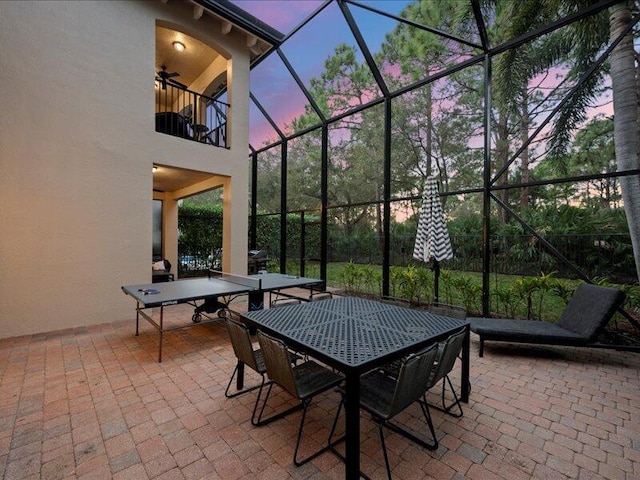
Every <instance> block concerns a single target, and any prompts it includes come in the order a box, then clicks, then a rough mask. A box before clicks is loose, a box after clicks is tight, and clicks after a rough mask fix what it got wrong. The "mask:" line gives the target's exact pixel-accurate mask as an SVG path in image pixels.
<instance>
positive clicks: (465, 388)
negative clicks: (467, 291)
mask: <svg viewBox="0 0 640 480" xmlns="http://www.w3.org/2000/svg"><path fill="white" fill-rule="evenodd" d="M470 348H471V334H470V331H469V326H468V325H467V331H466V333H465V335H464V344H463V345H462V362H461V363H462V365H461V369H462V372H461V378H462V387H461V392H460V397H461V398H460V399H461V400H462V401H463V402H464V403H469V350H470Z"/></svg>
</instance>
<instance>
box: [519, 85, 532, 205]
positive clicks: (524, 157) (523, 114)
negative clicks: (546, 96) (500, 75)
mask: <svg viewBox="0 0 640 480" xmlns="http://www.w3.org/2000/svg"><path fill="white" fill-rule="evenodd" d="M520 119H521V120H520V141H522V144H523V145H524V144H525V142H526V141H527V140H529V124H530V123H531V120H530V118H529V93H528V92H527V88H526V86H525V87H524V88H523V89H522V100H521V103H520ZM520 175H521V178H520V181H521V182H522V183H529V180H530V175H529V149H528V148H525V149H524V150H522V153H521V154H520ZM528 206H529V187H522V188H521V189H520V207H521V208H525V207H528Z"/></svg>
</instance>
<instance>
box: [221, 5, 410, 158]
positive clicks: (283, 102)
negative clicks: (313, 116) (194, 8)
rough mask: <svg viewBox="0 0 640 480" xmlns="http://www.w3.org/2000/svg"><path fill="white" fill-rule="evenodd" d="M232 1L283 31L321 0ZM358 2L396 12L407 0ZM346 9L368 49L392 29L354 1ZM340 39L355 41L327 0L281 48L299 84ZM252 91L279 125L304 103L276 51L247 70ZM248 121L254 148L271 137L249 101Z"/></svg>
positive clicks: (374, 49) (321, 64) (375, 46)
mask: <svg viewBox="0 0 640 480" xmlns="http://www.w3.org/2000/svg"><path fill="white" fill-rule="evenodd" d="M232 3H234V4H235V5H237V6H238V7H240V8H242V9H243V10H245V11H247V12H248V13H250V14H251V15H253V16H255V17H257V18H259V19H260V20H262V21H263V22H265V23H267V24H268V25H270V26H272V27H273V28H275V29H277V30H279V31H280V32H281V33H283V34H285V35H287V34H289V32H291V31H292V30H293V29H294V28H295V27H296V26H298V25H299V24H300V23H301V22H302V21H304V20H305V19H306V18H307V17H308V16H309V15H310V14H311V13H313V12H314V11H315V10H316V9H317V8H318V7H320V6H321V5H322V4H323V3H324V0H232ZM362 3H364V4H367V5H370V6H372V7H374V8H376V9H378V10H382V11H384V12H388V13H390V14H393V15H397V14H398V13H399V12H400V11H401V10H402V9H403V8H404V7H405V6H406V5H407V4H408V3H410V0H375V1H365V2H362ZM350 9H351V11H352V13H353V16H354V18H355V20H356V22H357V24H358V27H359V28H360V30H361V32H362V35H363V37H364V38H365V40H366V41H367V44H368V45H369V48H370V49H371V51H372V52H373V53H375V52H377V51H378V50H379V49H380V45H381V44H382V42H383V41H384V38H385V35H386V34H387V33H389V32H391V31H392V30H393V28H394V27H395V26H396V24H397V22H395V21H393V20H391V19H388V18H387V17H385V16H383V15H378V14H375V13H372V12H369V11H367V10H364V9H362V8H358V7H355V6H353V5H350ZM340 43H346V44H348V45H353V46H356V41H355V39H354V38H353V36H352V34H351V31H350V30H349V27H348V25H347V23H346V21H345V20H344V17H343V15H342V13H341V12H340V9H339V7H338V6H337V4H336V3H332V4H330V5H329V6H328V7H327V8H325V9H324V10H323V12H322V13H321V14H320V15H319V16H317V17H316V18H315V19H314V20H313V21H312V22H310V23H309V24H308V25H306V26H305V27H304V28H303V29H301V30H300V31H299V32H298V33H296V34H295V35H293V36H292V37H291V38H290V39H289V40H287V41H286V42H285V43H284V45H283V46H282V51H283V52H284V54H285V55H286V57H287V59H288V60H289V62H290V63H291V65H292V66H293V68H294V69H295V70H296V72H297V73H298V75H299V76H300V77H301V79H302V81H303V83H304V84H305V85H306V86H308V85H309V81H310V79H311V78H313V77H317V76H319V75H320V74H321V72H322V71H323V70H324V62H325V60H326V59H327V58H329V57H330V56H331V55H332V54H333V52H334V50H335V48H336V46H337V45H339V44H340ZM360 60H363V59H362V58H361V59H360ZM251 91H252V93H253V94H254V95H255V96H256V98H257V99H258V101H259V102H260V103H261V104H262V106H263V107H264V108H265V109H266V110H267V111H268V112H269V114H270V115H271V116H272V118H273V120H274V121H275V122H276V123H277V124H278V126H279V128H281V129H284V128H285V125H286V124H287V123H289V122H290V121H291V119H292V118H295V117H296V116H298V115H300V114H301V113H303V112H304V105H305V104H306V103H307V101H306V99H305V98H304V96H303V94H302V92H301V91H300V89H299V88H298V86H297V85H296V84H295V81H294V80H293V78H292V77H291V76H290V75H289V73H288V72H287V70H286V67H285V66H284V64H283V63H282V61H281V60H280V58H279V57H278V56H277V55H271V56H270V57H269V58H268V59H267V60H266V61H263V62H262V63H261V64H260V65H258V66H257V67H256V68H255V69H254V70H253V71H252V74H251ZM250 122H251V131H250V142H251V144H252V145H253V147H254V148H260V147H261V146H262V145H263V144H264V142H265V140H267V139H268V138H271V139H273V138H274V137H275V135H276V134H275V131H274V130H273V129H272V128H271V126H270V125H269V124H268V123H267V121H266V120H264V117H263V116H262V114H261V113H260V111H259V110H258V109H257V108H256V107H255V106H254V105H253V104H252V105H251V117H250Z"/></svg>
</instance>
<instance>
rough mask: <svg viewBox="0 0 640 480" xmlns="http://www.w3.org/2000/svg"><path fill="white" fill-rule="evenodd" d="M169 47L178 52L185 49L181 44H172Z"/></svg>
mask: <svg viewBox="0 0 640 480" xmlns="http://www.w3.org/2000/svg"><path fill="white" fill-rule="evenodd" d="M171 45H173V48H175V49H176V50H177V51H178V52H184V51H185V50H186V48H187V47H185V46H184V43H182V42H173V43H172V44H171Z"/></svg>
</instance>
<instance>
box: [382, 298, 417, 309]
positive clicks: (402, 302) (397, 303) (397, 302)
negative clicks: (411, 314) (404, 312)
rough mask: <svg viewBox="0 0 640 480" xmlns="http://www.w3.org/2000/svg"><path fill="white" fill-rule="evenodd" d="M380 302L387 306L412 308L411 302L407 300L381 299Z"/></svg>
mask: <svg viewBox="0 0 640 480" xmlns="http://www.w3.org/2000/svg"><path fill="white" fill-rule="evenodd" d="M380 301H381V302H382V303H386V304H387V305H394V306H396V307H407V308H409V307H411V302H410V301H409V300H408V299H406V298H400V297H381V298H380Z"/></svg>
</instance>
